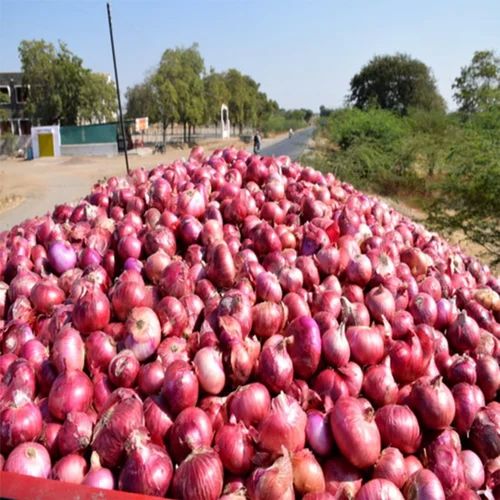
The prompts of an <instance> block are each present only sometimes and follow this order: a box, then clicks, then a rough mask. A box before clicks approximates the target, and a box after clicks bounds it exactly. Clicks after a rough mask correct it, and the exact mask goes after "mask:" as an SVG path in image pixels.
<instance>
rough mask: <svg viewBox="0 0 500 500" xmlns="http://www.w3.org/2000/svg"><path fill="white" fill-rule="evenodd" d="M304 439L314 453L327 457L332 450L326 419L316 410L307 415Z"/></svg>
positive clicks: (331, 440)
mask: <svg viewBox="0 0 500 500" xmlns="http://www.w3.org/2000/svg"><path fill="white" fill-rule="evenodd" d="M306 439H307V443H308V445H309V446H310V448H311V449H312V450H313V452H314V453H316V454H317V455H320V456H328V455H330V453H331V452H332V450H333V438H332V433H331V430H330V424H329V423H328V418H327V416H326V415H324V414H323V413H321V412H319V411H317V410H310V411H309V412H308V413H307V424H306Z"/></svg>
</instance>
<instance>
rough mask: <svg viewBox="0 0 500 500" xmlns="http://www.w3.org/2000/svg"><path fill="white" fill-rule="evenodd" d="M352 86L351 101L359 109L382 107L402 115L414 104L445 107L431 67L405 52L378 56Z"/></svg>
mask: <svg viewBox="0 0 500 500" xmlns="http://www.w3.org/2000/svg"><path fill="white" fill-rule="evenodd" d="M350 86H351V93H350V95H349V96H348V100H349V101H350V102H351V103H352V104H354V106H356V107H358V108H360V109H367V108H369V107H371V106H379V107H380V108H382V109H389V110H392V111H395V112H397V113H399V114H401V115H405V114H407V113H408V110H409V109H410V108H411V107H414V108H422V109H426V110H436V109H437V110H442V111H444V110H445V103H444V100H443V98H442V97H441V95H440V94H439V93H438V91H437V88H436V82H435V80H434V77H433V76H432V73H431V70H430V69H429V68H428V67H427V66H426V65H425V64H424V63H423V62H421V61H419V60H417V59H413V58H411V57H410V56H408V55H406V54H396V55H394V56H391V55H386V56H375V57H374V58H373V59H372V60H371V61H370V62H369V63H368V64H366V65H365V66H364V67H363V68H362V69H361V71H360V72H359V73H357V74H356V75H354V77H353V78H352V80H351V83H350Z"/></svg>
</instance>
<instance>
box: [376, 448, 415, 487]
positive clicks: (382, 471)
mask: <svg viewBox="0 0 500 500" xmlns="http://www.w3.org/2000/svg"><path fill="white" fill-rule="evenodd" d="M372 477H373V479H377V478H380V479H388V480H389V481H391V482H392V483H394V484H395V485H396V486H397V487H398V488H402V487H403V485H404V484H405V482H406V480H407V479H408V473H407V470H406V464H405V460H404V457H403V455H402V454H401V452H400V451H399V450H398V449H397V448H385V449H384V450H382V453H381V454H380V457H379V459H378V460H377V463H376V464H375V466H374V467H373V475H372Z"/></svg>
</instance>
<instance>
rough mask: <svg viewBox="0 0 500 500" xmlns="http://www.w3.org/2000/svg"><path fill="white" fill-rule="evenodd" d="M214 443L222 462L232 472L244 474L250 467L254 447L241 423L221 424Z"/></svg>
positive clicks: (251, 465)
mask: <svg viewBox="0 0 500 500" xmlns="http://www.w3.org/2000/svg"><path fill="white" fill-rule="evenodd" d="M215 445H216V450H217V452H218V453H219V458H220V459H221V462H222V464H223V465H224V467H225V468H226V469H227V470H228V471H229V472H231V473H232V474H246V473H248V472H249V471H250V470H251V469H252V467H253V462H252V460H253V457H254V454H255V449H254V445H253V442H252V438H251V437H250V433H249V430H248V429H247V428H246V427H245V425H244V424H243V423H241V422H239V423H229V424H226V425H224V426H222V428H221V429H220V430H219V431H218V432H217V435H216V436H215Z"/></svg>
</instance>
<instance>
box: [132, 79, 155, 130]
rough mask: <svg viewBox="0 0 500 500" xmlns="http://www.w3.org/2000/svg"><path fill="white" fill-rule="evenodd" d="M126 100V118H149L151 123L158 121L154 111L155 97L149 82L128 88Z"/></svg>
mask: <svg viewBox="0 0 500 500" xmlns="http://www.w3.org/2000/svg"><path fill="white" fill-rule="evenodd" d="M125 98H126V99H127V112H126V114H125V116H126V117H127V118H141V117H143V116H147V117H149V119H150V120H151V121H160V120H159V119H158V113H157V110H155V95H154V92H153V86H152V84H151V81H149V80H146V81H144V82H143V83H139V84H137V85H134V86H133V87H128V88H127V91H126V92H125Z"/></svg>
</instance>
